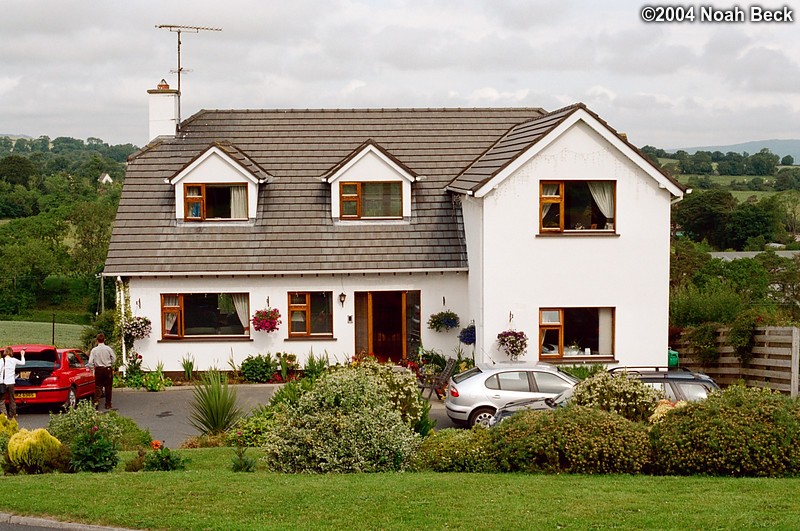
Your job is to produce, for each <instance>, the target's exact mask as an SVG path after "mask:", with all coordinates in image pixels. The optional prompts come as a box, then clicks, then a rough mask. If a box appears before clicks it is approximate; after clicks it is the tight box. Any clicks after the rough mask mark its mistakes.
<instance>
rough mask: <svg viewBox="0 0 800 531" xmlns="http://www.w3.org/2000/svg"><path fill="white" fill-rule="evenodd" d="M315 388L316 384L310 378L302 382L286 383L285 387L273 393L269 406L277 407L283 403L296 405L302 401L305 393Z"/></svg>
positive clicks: (301, 380) (303, 379) (302, 379)
mask: <svg viewBox="0 0 800 531" xmlns="http://www.w3.org/2000/svg"><path fill="white" fill-rule="evenodd" d="M313 386H314V382H313V381H312V380H311V379H309V378H301V379H300V380H293V381H291V382H286V384H285V385H282V386H281V387H279V388H278V389H276V390H275V392H274V393H272V396H271V397H270V399H269V404H270V405H271V406H277V405H278V404H283V403H286V404H290V405H295V404H297V402H298V401H299V400H300V397H301V396H302V395H303V393H305V392H306V391H308V390H310V389H311V388H312V387H313Z"/></svg>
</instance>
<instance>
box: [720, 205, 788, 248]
mask: <svg viewBox="0 0 800 531" xmlns="http://www.w3.org/2000/svg"><path fill="white" fill-rule="evenodd" d="M780 221H781V212H780V205H779V203H778V201H776V200H775V199H773V198H768V199H762V200H761V201H759V202H758V203H742V204H740V205H738V206H737V207H736V208H735V209H734V210H733V212H731V213H730V215H729V216H728V220H727V222H726V224H725V241H726V245H727V246H728V247H731V248H733V249H736V250H737V251H741V250H743V249H744V248H745V245H747V243H748V240H750V239H753V238H758V237H763V238H764V241H765V242H767V243H768V242H773V241H775V240H776V237H777V236H778V235H779V234H780V232H781V224H780ZM762 249H763V246H762Z"/></svg>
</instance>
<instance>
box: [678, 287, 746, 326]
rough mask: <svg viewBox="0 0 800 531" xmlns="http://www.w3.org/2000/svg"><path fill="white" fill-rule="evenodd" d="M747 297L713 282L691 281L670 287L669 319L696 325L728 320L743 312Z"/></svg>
mask: <svg viewBox="0 0 800 531" xmlns="http://www.w3.org/2000/svg"><path fill="white" fill-rule="evenodd" d="M746 305H747V303H746V301H745V297H743V296H742V295H740V294H739V293H738V292H737V291H736V289H735V288H733V287H732V286H730V285H727V284H722V283H712V284H709V285H706V286H704V287H703V288H698V287H697V286H695V285H693V284H690V285H687V286H680V287H676V288H673V289H671V290H670V294H669V322H670V324H671V325H673V326H682V327H688V326H694V325H698V324H701V323H706V322H718V323H729V322H731V321H733V319H734V318H735V317H736V316H737V315H739V313H741V312H742V311H744V309H745V307H746Z"/></svg>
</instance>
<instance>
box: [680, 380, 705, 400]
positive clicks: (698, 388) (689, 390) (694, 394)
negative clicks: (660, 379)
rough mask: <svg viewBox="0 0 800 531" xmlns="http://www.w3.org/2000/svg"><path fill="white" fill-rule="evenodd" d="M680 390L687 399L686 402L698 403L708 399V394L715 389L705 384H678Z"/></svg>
mask: <svg viewBox="0 0 800 531" xmlns="http://www.w3.org/2000/svg"><path fill="white" fill-rule="evenodd" d="M676 385H677V386H678V388H679V389H680V390H681V392H682V393H683V396H685V397H686V400H689V401H692V402H694V401H697V400H704V399H705V398H707V397H708V393H709V392H710V391H713V389H714V388H713V387H711V386H710V385H708V384H706V383H703V382H678V383H677V384H676Z"/></svg>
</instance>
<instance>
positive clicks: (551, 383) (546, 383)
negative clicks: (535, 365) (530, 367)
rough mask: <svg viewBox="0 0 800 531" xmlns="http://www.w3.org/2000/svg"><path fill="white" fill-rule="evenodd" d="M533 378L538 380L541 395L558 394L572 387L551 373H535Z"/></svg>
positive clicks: (537, 385) (537, 384)
mask: <svg viewBox="0 0 800 531" xmlns="http://www.w3.org/2000/svg"><path fill="white" fill-rule="evenodd" d="M533 377H534V379H535V380H536V387H538V388H539V392H540V393H553V394H558V393H560V392H561V391H563V390H564V389H567V388H569V387H572V386H571V385H570V384H569V383H567V382H566V381H565V380H563V379H561V378H559V377H558V376H556V375H555V374H550V373H549V372H535V373H533Z"/></svg>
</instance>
